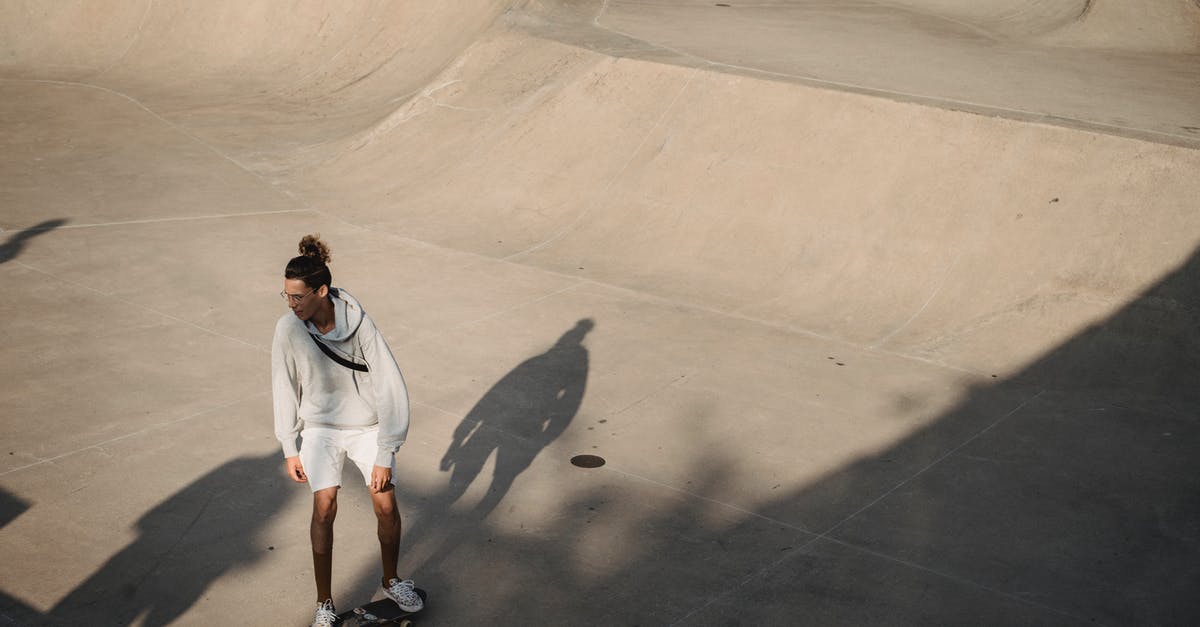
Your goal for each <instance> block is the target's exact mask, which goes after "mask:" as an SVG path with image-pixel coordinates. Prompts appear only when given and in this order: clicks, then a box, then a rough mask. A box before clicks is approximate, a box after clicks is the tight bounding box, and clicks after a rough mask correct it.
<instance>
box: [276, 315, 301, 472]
mask: <svg viewBox="0 0 1200 627" xmlns="http://www.w3.org/2000/svg"><path fill="white" fill-rule="evenodd" d="M285 325H286V321H284V320H280V321H279V323H278V324H276V325H275V337H274V339H273V340H272V341H271V397H272V405H273V409H274V413H275V437H276V439H278V440H279V443H280V445H282V446H283V456H284V457H286V458H292V457H298V456H299V455H300V449H299V448H297V446H296V438H297V437H298V436H299V435H300V427H301V423H300V414H299V410H300V395H301V389H300V377H299V374H298V373H297V371H296V360H295V357H294V356H293V353H292V350H291V343H290V341H289V340H288V336H287V329H286V327H285Z"/></svg>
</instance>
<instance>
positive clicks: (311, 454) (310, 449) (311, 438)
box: [300, 426, 396, 492]
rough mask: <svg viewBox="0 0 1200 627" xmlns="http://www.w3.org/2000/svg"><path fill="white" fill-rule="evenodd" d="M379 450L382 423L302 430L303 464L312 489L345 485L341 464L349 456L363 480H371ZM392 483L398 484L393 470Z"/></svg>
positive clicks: (368, 483)
mask: <svg viewBox="0 0 1200 627" xmlns="http://www.w3.org/2000/svg"><path fill="white" fill-rule="evenodd" d="M378 453H379V427H378V426H375V427H365V428H361V429H330V428H329V427H307V428H305V429H304V430H302V431H301V432H300V464H301V465H302V466H304V474H306V475H308V487H309V488H311V489H312V491H313V492H316V491H317V490H324V489H325V488H332V487H334V486H341V485H342V466H343V465H345V463H346V458H347V457H349V458H350V461H352V462H354V465H355V466H358V471H359V472H361V473H362V476H363V483H365V484H367V485H368V486H369V485H370V483H371V471H372V470H373V469H374V468H375V457H376V455H377V454H378ZM391 483H392V485H396V477H395V473H394V472H393V473H392V482H391Z"/></svg>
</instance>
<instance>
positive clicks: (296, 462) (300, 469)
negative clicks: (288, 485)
mask: <svg viewBox="0 0 1200 627" xmlns="http://www.w3.org/2000/svg"><path fill="white" fill-rule="evenodd" d="M284 461H286V462H287V474H288V476H289V477H291V478H292V481H295V482H296V483H308V475H306V474H304V466H302V465H300V456H299V455H297V456H296V457H289V458H287V459H286V460H284Z"/></svg>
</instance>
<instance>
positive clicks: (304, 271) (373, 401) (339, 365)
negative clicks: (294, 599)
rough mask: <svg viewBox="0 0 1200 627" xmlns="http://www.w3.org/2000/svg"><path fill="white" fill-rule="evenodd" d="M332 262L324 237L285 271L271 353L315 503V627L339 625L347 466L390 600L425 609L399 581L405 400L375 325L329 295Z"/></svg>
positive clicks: (300, 478)
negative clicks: (395, 471)
mask: <svg viewBox="0 0 1200 627" xmlns="http://www.w3.org/2000/svg"><path fill="white" fill-rule="evenodd" d="M328 262H329V247H328V246H326V245H325V243H324V242H322V241H321V240H320V238H319V237H317V236H313V235H308V236H305V237H304V238H303V239H302V240H300V256H298V257H294V258H293V259H292V260H291V261H289V262H288V264H287V267H286V268H285V270H284V281H283V292H282V296H283V299H284V300H285V301H286V302H287V305H288V308H289V309H291V312H290V313H287V314H284V315H283V316H282V317H281V318H280V319H279V321H278V322H277V323H276V324H275V338H274V340H273V342H272V345H271V389H272V392H273V396H274V409H275V412H274V413H275V437H277V438H278V439H279V441H280V443H281V444H282V445H283V454H284V457H285V461H286V464H287V472H288V476H290V477H291V478H292V479H293V480H294V481H296V482H299V483H306V482H307V483H308V484H309V488H310V489H311V490H312V494H313V511H312V523H311V525H310V528H309V533H310V534H311V539H312V552H313V570H314V571H315V572H314V574H315V576H316V583H317V610H316V615H315V616H314V618H313V625H314V627H325V626H327V625H333V624H334V622H335V621H336V620H337V613H336V612H335V611H334V606H333V593H332V590H331V589H330V588H331V586H332V583H331V580H332V576H333V519H334V517H335V516H336V515H337V493H338V488H339V487H340V486H341V478H342V466H343V464H344V463H345V460H346V458H347V457H349V458H350V461H352V462H353V463H354V464H355V465H356V466H358V468H359V471H361V472H362V474H363V477H364V478H365V479H366V481H367V485H368V486H369V488H370V490H371V501H372V504H373V505H374V508H375V516H376V518H377V519H378V535H379V549H380V553H381V555H382V560H383V579H382V582H381V583H382V587H383V592H384V594H386V595H387V596H388V597H389V598H391V599H392V600H393V601H395V602H396V604H397V605H399V606H400V607H401V608H402V609H404V610H405V611H409V612H415V611H417V610H419V609H421V607H422V605H423V602H422V601H421V597H419V596H417V594H416V592H415V591H414V586H413V582H412V581H409V580H401V579H400V577H399V576H398V575H397V574H396V563H397V562H398V561H399V557H400V527H401V524H400V513H399V511H397V509H396V498H395V491H394V486H395V479H394V477H393V476H392V466H393V461H394V456H395V453H396V451H397V450H398V449H399V448H400V445H402V444H404V440H405V438H406V437H407V435H408V417H409V414H408V390H407V388H406V387H405V385H404V378H403V376H402V375H401V374H400V368H399V366H397V365H396V360H395V359H394V358H393V357H392V353H391V350H390V349H389V348H388V345H387V343H386V342H385V341H384V339H383V335H382V334H381V333H380V332H379V329H377V328H376V327H375V323H374V322H373V321H372V320H371V318H370V317H369V316H367V314H366V312H364V311H363V309H362V306H361V305H359V303H358V301H357V300H355V299H354V297H353V296H351V295H350V294H348V293H347V292H346V291H345V290H342V289H338V288H335V287H333V286H332V285H331V282H332V276H331V274H330V272H329V266H328ZM297 436H299V437H300V439H301V444H300V446H299V447H297V446H296V437H297Z"/></svg>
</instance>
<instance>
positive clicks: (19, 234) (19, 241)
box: [0, 218, 67, 263]
mask: <svg viewBox="0 0 1200 627" xmlns="http://www.w3.org/2000/svg"><path fill="white" fill-rule="evenodd" d="M66 223H67V220H65V219H62V218H58V219H54V220H46V221H45V222H42V223H41V224H38V225H37V226H32V227H29V228H27V229H22V230H20V231H16V232H14V233H13V234H11V235H9V236H8V239H7V240H5V241H4V243H3V244H0V263H6V262H9V261H12V260H13V259H16V258H17V256H19V255H20V254H21V251H22V250H24V249H25V242H27V241H29V240H30V239H33V238H34V237H37V236H38V235H41V234H42V233H45V232H47V231H53V230H54V229H57V228H58V227H60V226H62V225H64V224H66Z"/></svg>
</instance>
